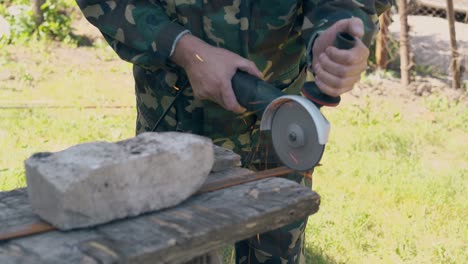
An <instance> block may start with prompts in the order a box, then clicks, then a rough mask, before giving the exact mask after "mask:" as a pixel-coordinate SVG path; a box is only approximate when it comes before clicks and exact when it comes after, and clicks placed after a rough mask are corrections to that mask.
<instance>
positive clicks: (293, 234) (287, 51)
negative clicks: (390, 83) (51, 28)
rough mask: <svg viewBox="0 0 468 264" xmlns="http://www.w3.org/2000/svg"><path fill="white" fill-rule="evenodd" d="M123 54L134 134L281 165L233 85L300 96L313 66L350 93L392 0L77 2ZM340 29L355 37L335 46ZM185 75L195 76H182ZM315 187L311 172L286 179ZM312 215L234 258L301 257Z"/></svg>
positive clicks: (328, 84) (326, 84)
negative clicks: (187, 141) (347, 45)
mask: <svg viewBox="0 0 468 264" xmlns="http://www.w3.org/2000/svg"><path fill="white" fill-rule="evenodd" d="M77 2H78V5H79V6H80V8H81V10H82V11H83V13H84V15H85V16H86V18H87V19H88V20H89V21H90V22H91V23H92V24H93V25H95V26H96V27H98V28H99V30H100V31H101V32H102V34H103V35H104V37H105V38H106V40H107V41H108V42H109V44H110V45H111V46H112V47H113V49H114V50H115V51H116V53H117V54H118V55H119V56H120V57H121V58H122V59H124V60H126V61H129V62H131V63H133V64H134V68H133V69H134V71H133V72H134V78H135V82H136V101H137V110H138V116H137V128H136V129H137V133H141V132H144V131H151V130H152V129H153V128H155V127H156V123H157V121H158V119H159V118H160V117H161V115H162V114H163V112H164V110H165V109H168V108H169V105H170V102H171V101H172V100H173V99H174V97H175V95H176V94H177V93H178V91H179V89H183V88H185V87H187V88H186V89H184V90H183V93H182V95H181V96H179V97H177V99H176V101H175V104H174V106H173V107H171V108H170V111H169V112H168V113H167V115H165V116H163V119H162V120H161V122H160V123H159V124H158V126H157V131H170V130H172V131H174V130H175V131H184V132H190V133H196V134H200V135H205V136H208V137H210V138H212V139H213V142H214V143H215V144H218V145H220V146H223V147H226V148H230V149H233V150H234V151H235V152H237V153H239V154H241V156H242V161H243V164H244V166H248V167H250V168H252V169H266V168H272V167H275V166H279V165H280V164H278V162H277V161H276V159H275V158H274V157H272V155H271V153H272V151H268V146H269V140H268V137H267V136H262V135H260V134H259V132H258V122H257V121H258V120H257V117H256V116H255V115H252V114H249V113H245V112H244V109H243V108H242V107H241V106H240V105H239V104H238V102H237V100H236V98H235V96H234V93H233V91H232V87H231V79H232V76H233V75H234V74H235V72H236V71H238V70H240V71H245V72H248V73H250V74H252V75H255V76H258V77H260V78H263V79H264V80H266V81H268V82H269V83H271V84H273V85H274V86H276V87H277V88H278V89H282V90H283V91H284V92H286V93H292V94H299V93H300V89H301V87H302V85H303V83H304V81H305V78H306V73H307V70H308V69H309V70H310V71H312V72H313V73H314V76H315V82H316V83H317V85H318V86H319V88H320V89H321V91H322V92H324V93H326V94H328V95H331V96H338V95H341V94H343V93H345V92H347V91H349V90H351V89H352V87H353V85H354V84H355V83H356V82H357V81H358V80H359V78H360V74H361V73H362V72H363V71H364V70H365V69H366V67H367V58H368V55H369V50H368V46H369V43H370V41H371V39H372V37H373V35H374V34H375V32H376V31H377V26H376V23H377V22H378V15H379V14H380V13H382V12H383V11H385V10H386V9H387V8H389V7H390V6H391V0H334V1H333V0H329V1H319V0H165V1H164V0H147V1H143V0H126V1H98V0H77ZM338 32H348V33H350V34H351V35H353V36H354V37H355V38H356V39H357V44H356V46H355V47H354V48H353V49H351V50H338V49H336V48H334V47H332V44H333V41H334V40H335V36H336V34H337V33H338ZM185 80H188V82H187V81H185ZM288 177H289V178H290V179H292V180H295V181H297V182H302V183H303V184H306V185H308V186H311V182H310V181H308V179H307V178H306V177H302V175H300V174H298V173H296V174H292V175H289V176H288ZM305 225H306V220H304V221H300V222H298V223H294V224H292V225H290V226H287V227H283V228H280V229H278V230H275V231H272V232H268V233H266V234H261V235H259V236H257V237H255V238H251V239H249V240H245V241H241V242H239V243H237V244H236V253H237V254H236V263H299V262H303V261H304V258H303V256H302V250H303V243H304V229H305Z"/></svg>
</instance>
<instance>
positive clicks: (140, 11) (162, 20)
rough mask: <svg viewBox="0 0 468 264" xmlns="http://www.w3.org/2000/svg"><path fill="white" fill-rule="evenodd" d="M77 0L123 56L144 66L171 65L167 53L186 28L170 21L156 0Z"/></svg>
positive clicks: (88, 16)
mask: <svg viewBox="0 0 468 264" xmlns="http://www.w3.org/2000/svg"><path fill="white" fill-rule="evenodd" d="M76 2H77V3H78V6H79V7H80V9H81V11H82V12H83V14H84V16H85V17H86V19H87V20H88V21H89V22H90V23H91V24H93V25H94V26H96V27H97V28H98V29H99V30H100V31H101V33H102V34H103V36H104V38H105V39H106V41H107V42H108V43H109V44H110V46H111V47H112V48H113V49H114V50H115V52H116V53H117V54H118V55H119V57H120V58H122V59H123V60H125V61H128V62H131V63H134V64H137V65H139V66H141V67H144V68H161V67H171V66H173V64H172V63H171V61H170V60H169V57H170V56H171V55H172V53H174V49H175V45H176V43H177V41H178V40H179V39H180V38H181V37H182V36H183V35H184V34H185V33H188V30H187V29H186V28H184V27H183V26H182V25H180V24H177V23H175V22H173V21H171V20H170V18H169V16H168V15H167V14H166V12H165V10H164V8H163V7H162V6H160V4H159V2H158V1H148V0H120V1H105V0H76Z"/></svg>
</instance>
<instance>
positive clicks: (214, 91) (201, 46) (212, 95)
mask: <svg viewBox="0 0 468 264" xmlns="http://www.w3.org/2000/svg"><path fill="white" fill-rule="evenodd" d="M171 59H172V61H174V62H175V63H176V64H178V65H179V66H181V67H182V68H184V70H185V72H186V73H187V76H188V78H189V81H190V84H191V86H192V89H193V93H194V96H195V97H196V98H198V99H208V100H211V101H214V102H216V103H218V104H219V105H221V106H222V107H223V108H225V109H226V110H229V111H232V112H236V113H242V112H244V111H245V109H244V108H243V107H242V106H240V105H239V103H238V102H237V99H236V96H235V95H234V91H233V90H232V85H231V80H232V77H233V76H234V74H235V73H236V71H237V70H241V71H245V72H247V73H249V74H251V75H254V76H257V77H259V78H261V76H262V73H261V72H260V70H259V69H258V68H257V66H256V65H255V63H253V62H252V61H250V60H247V59H245V58H243V57H241V56H239V55H237V54H235V53H233V52H230V51H228V50H226V49H222V48H217V47H213V46H211V45H209V44H207V43H205V42H204V41H202V40H200V39H199V38H197V37H195V36H192V35H190V34H186V35H184V36H183V37H182V38H181V39H180V40H179V42H178V43H177V45H176V48H175V51H174V53H173V55H172V57H171Z"/></svg>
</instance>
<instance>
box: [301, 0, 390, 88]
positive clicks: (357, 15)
mask: <svg viewBox="0 0 468 264" xmlns="http://www.w3.org/2000/svg"><path fill="white" fill-rule="evenodd" d="M392 3H393V0H327V1H325V0H306V1H304V25H303V36H304V39H305V41H306V42H307V43H308V45H307V54H308V63H309V65H310V68H311V69H312V71H313V72H314V74H315V82H316V84H317V85H318V87H319V88H320V90H322V92H324V93H326V94H328V95H331V96H339V95H341V94H343V93H345V92H347V91H349V90H351V89H352V88H353V86H354V84H355V83H356V82H358V81H359V79H360V75H361V73H362V72H363V71H364V70H365V69H366V68H367V59H368V56H369V49H368V47H369V46H370V43H371V41H372V38H373V37H374V35H375V33H376V32H377V31H378V16H379V15H380V14H381V13H382V12H384V11H385V10H387V9H389V8H390V7H391V5H392ZM338 32H347V33H350V34H351V35H353V36H354V37H355V38H356V39H357V43H356V46H355V47H354V48H353V49H350V50H338V49H336V48H334V47H333V42H334V40H335V38H336V35H337V33H338Z"/></svg>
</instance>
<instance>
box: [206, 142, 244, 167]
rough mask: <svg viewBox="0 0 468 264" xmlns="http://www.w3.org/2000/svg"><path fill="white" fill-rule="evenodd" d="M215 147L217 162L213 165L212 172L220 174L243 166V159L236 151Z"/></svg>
mask: <svg viewBox="0 0 468 264" xmlns="http://www.w3.org/2000/svg"><path fill="white" fill-rule="evenodd" d="M213 146H214V155H215V162H214V164H213V168H212V169H211V171H212V172H219V171H223V170H226V169H230V168H233V167H240V166H241V158H240V156H239V155H238V154H236V153H235V152H234V151H232V150H230V149H226V148H222V147H219V146H216V145H213Z"/></svg>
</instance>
